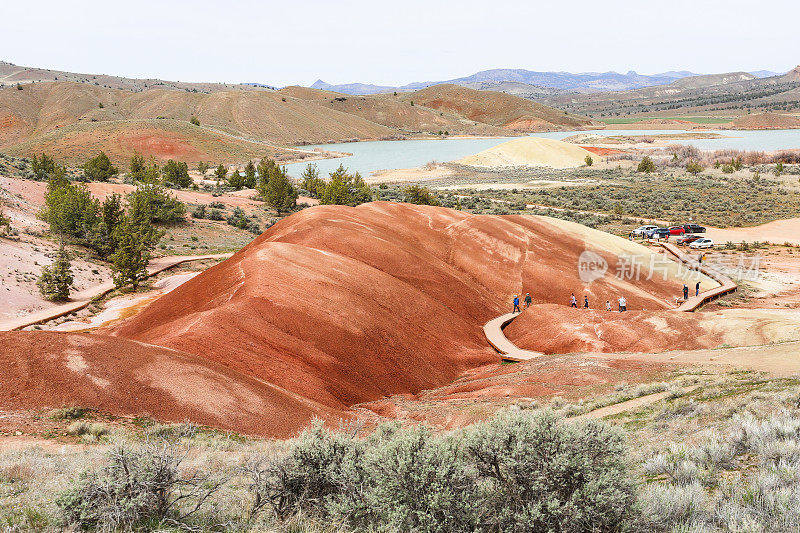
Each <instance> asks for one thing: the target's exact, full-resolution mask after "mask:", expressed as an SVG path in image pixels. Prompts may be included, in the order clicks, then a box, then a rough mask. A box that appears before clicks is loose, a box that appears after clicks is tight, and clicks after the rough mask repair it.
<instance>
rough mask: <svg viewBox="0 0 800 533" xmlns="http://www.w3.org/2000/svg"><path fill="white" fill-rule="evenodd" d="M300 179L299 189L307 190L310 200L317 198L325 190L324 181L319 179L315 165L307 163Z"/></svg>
mask: <svg viewBox="0 0 800 533" xmlns="http://www.w3.org/2000/svg"><path fill="white" fill-rule="evenodd" d="M302 178H303V181H302V184H301V187H302V188H303V189H305V190H307V191H308V194H310V195H311V197H312V198H319V196H320V194H321V193H322V191H323V190H324V189H325V180H323V179H322V178H320V177H319V170H318V169H317V165H315V164H313V163H309V164H308V166H306V169H305V170H304V171H303V175H302Z"/></svg>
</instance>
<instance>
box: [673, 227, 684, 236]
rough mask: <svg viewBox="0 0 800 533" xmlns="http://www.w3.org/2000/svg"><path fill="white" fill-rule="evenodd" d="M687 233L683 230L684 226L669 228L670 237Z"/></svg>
mask: <svg viewBox="0 0 800 533" xmlns="http://www.w3.org/2000/svg"><path fill="white" fill-rule="evenodd" d="M684 233H686V230H685V229H683V226H670V227H669V234H670V235H683V234H684Z"/></svg>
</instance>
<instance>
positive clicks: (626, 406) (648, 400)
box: [570, 387, 697, 420]
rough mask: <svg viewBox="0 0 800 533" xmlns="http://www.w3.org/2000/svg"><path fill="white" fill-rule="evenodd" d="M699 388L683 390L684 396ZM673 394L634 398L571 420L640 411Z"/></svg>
mask: <svg viewBox="0 0 800 533" xmlns="http://www.w3.org/2000/svg"><path fill="white" fill-rule="evenodd" d="M696 388H697V387H688V388H685V389H683V394H687V393H689V392H692V391H693V390H695V389H696ZM670 394H672V393H671V392H670V391H664V392H656V393H655V394H648V395H646V396H640V397H638V398H633V399H631V400H626V401H624V402H619V403H615V404H612V405H606V406H605V407H600V408H598V409H595V410H594V411H589V412H588V413H584V414H582V415H578V416H571V417H570V420H581V419H586V418H594V419H597V420H599V419H601V418H605V417H607V416H613V415H618V414H620V413H624V412H625V411H631V410H633V409H638V408H639V407H644V406H646V405H650V404H653V403H656V402H659V401H661V400H663V399H665V398H667V397H669V395H670Z"/></svg>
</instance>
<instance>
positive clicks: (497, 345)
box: [483, 313, 544, 362]
mask: <svg viewBox="0 0 800 533" xmlns="http://www.w3.org/2000/svg"><path fill="white" fill-rule="evenodd" d="M517 316H519V313H507V314H505V315H500V316H499V317H497V318H493V319H492V320H490V321H489V322H487V323H486V324H485V325H484V326H483V334H484V335H486V340H487V341H488V342H489V344H491V345H492V347H493V348H494V349H495V350H497V351H498V352H500V357H501V358H502V359H503V360H504V361H517V362H519V361H529V360H531V359H535V358H537V357H541V356H543V355H544V354H543V353H541V352H533V351H530V350H523V349H522V348H518V347H517V345H516V344H514V343H513V342H511V341H510V340H508V338H507V337H506V336H505V334H504V333H503V328H504V327H506V326H507V325H509V324H510V323H511V322H512V321H513V320H514V319H515V318H517Z"/></svg>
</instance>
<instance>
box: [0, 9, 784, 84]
mask: <svg viewBox="0 0 800 533" xmlns="http://www.w3.org/2000/svg"><path fill="white" fill-rule="evenodd" d="M603 6H604V9H603V10H599V9H598V7H597V4H596V3H593V2H588V1H586V0H577V1H575V2H571V3H569V4H559V5H552V4H551V3H544V2H526V3H521V2H510V1H504V0H498V1H496V2H492V3H491V7H487V4H486V3H484V2H476V1H470V0H467V1H465V2H462V3H461V4H459V6H458V9H453V7H452V5H451V4H450V3H446V2H437V1H427V2H420V1H417V0H412V1H409V2H406V3H404V4H402V5H396V4H386V3H383V2H365V1H363V0H351V1H344V2H339V3H337V4H335V5H332V4H330V3H328V2H322V1H318V0H312V1H306V2H297V3H294V4H291V5H289V4H284V3H275V2H253V1H239V2H231V3H226V4H221V3H218V2H209V1H198V2H187V1H185V0H178V1H176V2H170V3H169V4H167V5H164V4H160V3H158V2H153V1H152V0H145V1H142V2H139V3H137V4H136V6H135V9H134V8H132V7H131V6H130V4H126V5H124V7H123V5H118V4H112V3H103V2H96V1H84V2H75V3H72V4H63V3H57V2H51V1H40V2H31V3H27V4H25V5H22V4H14V5H4V6H3V7H2V8H0V9H1V10H2V15H3V18H4V19H5V20H10V21H14V23H13V24H10V25H8V27H7V28H6V29H5V30H4V32H3V33H2V34H0V50H2V52H0V54H2V57H0V59H2V60H5V61H10V62H12V63H15V64H17V65H24V66H29V67H41V68H48V69H52V70H64V71H69V72H79V73H87V74H108V75H116V76H123V77H130V78H158V79H165V80H170V81H185V82H226V83H264V84H268V85H274V86H285V85H295V84H299V85H306V86H308V85H311V84H312V83H314V81H316V80H317V79H321V80H324V81H325V82H327V83H331V84H342V83H356V82H359V83H370V84H376V85H390V86H399V85H405V84H407V83H412V82H427V81H439V80H447V79H453V78H458V77H462V76H468V75H471V74H474V73H475V72H479V71H483V70H491V69H497V68H511V69H525V70H532V71H553V72H571V73H585V72H609V71H615V72H619V73H623V74H624V73H626V72H628V71H631V70H633V71H636V72H637V73H639V74H655V73H660V72H666V71H672V70H676V71H681V70H686V71H691V72H694V73H697V74H715V73H723V72H733V71H746V72H749V71H758V70H770V71H774V72H786V71H788V70H791V69H792V68H794V67H795V66H796V65H797V64H798V63H800V55H797V50H800V37H798V36H797V33H796V32H794V31H791V30H790V29H788V28H787V30H788V31H783V30H782V27H781V26H780V25H779V24H776V22H775V20H776V19H777V20H796V19H797V18H798V16H799V15H800V5H798V4H796V3H794V2H789V1H786V0H772V1H768V2H761V3H760V4H759V5H758V7H755V6H754V4H753V3H752V2H747V1H741V0H738V1H732V2H719V1H709V2H703V3H698V2H692V1H687V0H679V1H677V2H673V3H672V4H671V5H670V6H668V7H665V8H664V10H663V13H661V12H659V13H658V14H656V15H653V14H652V13H650V12H649V11H652V9H651V7H649V6H645V5H641V4H640V3H631V2H625V1H621V0H616V1H615V0H611V1H609V2H606V3H605V4H604V5H603Z"/></svg>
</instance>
